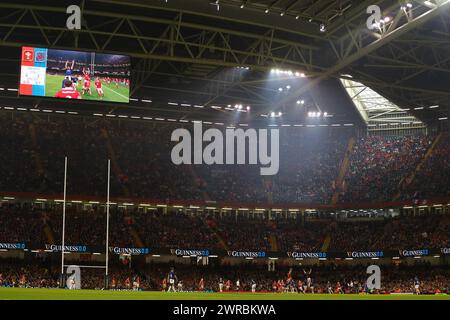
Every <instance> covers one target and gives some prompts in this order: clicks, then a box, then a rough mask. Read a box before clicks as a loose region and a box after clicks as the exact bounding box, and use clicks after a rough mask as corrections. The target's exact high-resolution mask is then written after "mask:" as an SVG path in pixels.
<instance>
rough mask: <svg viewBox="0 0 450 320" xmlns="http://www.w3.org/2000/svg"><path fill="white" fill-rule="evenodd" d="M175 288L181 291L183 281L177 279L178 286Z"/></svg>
mask: <svg viewBox="0 0 450 320" xmlns="http://www.w3.org/2000/svg"><path fill="white" fill-rule="evenodd" d="M177 288H178V292H183V281H181V280H180V281H178V286H177Z"/></svg>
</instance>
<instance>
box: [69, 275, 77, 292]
mask: <svg viewBox="0 0 450 320" xmlns="http://www.w3.org/2000/svg"><path fill="white" fill-rule="evenodd" d="M68 280H69V281H68V287H69V290H75V289H76V286H75V274H73V275H71V276H70V277H69V279H68Z"/></svg>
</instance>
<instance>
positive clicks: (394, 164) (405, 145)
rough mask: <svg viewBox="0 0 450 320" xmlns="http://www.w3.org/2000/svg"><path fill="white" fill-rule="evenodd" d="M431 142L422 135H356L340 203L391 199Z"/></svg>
mask: <svg viewBox="0 0 450 320" xmlns="http://www.w3.org/2000/svg"><path fill="white" fill-rule="evenodd" d="M432 142H433V138H432V137H430V136H425V135H414V136H401V135H399V136H377V135H370V136H366V137H361V138H359V140H358V141H357V143H356V145H355V146H354V149H353V152H352V154H351V156H350V167H349V170H348V172H347V175H346V177H345V182H344V193H343V195H342V196H341V197H340V200H341V202H383V201H392V200H393V199H394V198H395V197H396V196H397V194H398V192H399V190H400V186H399V184H400V182H401V181H402V179H403V178H406V177H408V176H409V175H410V174H411V173H412V172H413V171H414V170H415V169H416V167H417V165H418V164H419V163H420V161H421V159H423V157H424V155H425V154H426V151H427V150H428V148H429V147H430V145H431V144H432ZM437 169H438V168H437V167H435V168H433V170H437Z"/></svg>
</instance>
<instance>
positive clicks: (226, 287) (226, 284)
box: [225, 280, 231, 291]
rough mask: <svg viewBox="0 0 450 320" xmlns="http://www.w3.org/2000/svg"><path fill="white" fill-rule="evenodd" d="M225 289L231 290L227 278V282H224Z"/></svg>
mask: <svg viewBox="0 0 450 320" xmlns="http://www.w3.org/2000/svg"><path fill="white" fill-rule="evenodd" d="M225 290H226V291H230V290H231V281H230V280H227V282H226V283H225Z"/></svg>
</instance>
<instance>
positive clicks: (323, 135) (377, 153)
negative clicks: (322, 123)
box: [0, 112, 450, 204]
mask: <svg viewBox="0 0 450 320" xmlns="http://www.w3.org/2000/svg"><path fill="white" fill-rule="evenodd" d="M0 125H1V127H2V133H3V134H2V136H1V137H0V139H1V140H0V142H1V143H0V160H1V161H2V166H1V168H0V176H1V177H2V178H1V179H0V191H4V192H34V193H38V194H46V195H49V194H50V195H52V194H58V195H60V194H61V193H62V190H63V177H64V157H66V156H67V157H68V178H67V183H68V187H67V188H68V189H67V191H68V194H71V195H81V196H86V197H88V196H102V197H104V196H105V194H106V184H107V159H111V161H112V173H111V196H114V197H126V198H136V199H154V200H159V201H171V200H172V201H173V200H186V201H195V200H196V201H207V200H211V201H223V202H237V203H307V204H329V203H330V202H331V199H332V197H333V194H334V193H335V192H336V191H339V192H341V193H342V194H341V197H340V201H341V202H346V203H347V202H351V203H354V202H376V201H391V200H394V199H395V198H398V196H400V199H402V198H403V199H404V200H407V199H409V200H411V199H413V198H414V196H415V194H417V193H419V194H422V195H423V196H426V197H435V196H442V197H445V196H448V195H449V192H450V191H449V188H448V184H447V183H446V181H447V180H448V172H450V170H448V169H449V166H450V165H449V152H448V151H449V145H450V136H449V135H448V134H443V137H442V139H441V140H440V143H439V144H438V146H437V147H436V148H435V150H434V152H433V153H432V154H431V155H430V156H429V157H428V158H427V159H426V161H425V163H424V165H422V166H421V168H420V170H419V172H417V174H416V175H415V179H414V180H413V181H412V182H411V183H407V184H405V181H407V178H409V177H410V176H411V174H412V173H413V172H414V171H415V170H416V168H417V167H418V164H419V163H420V162H421V161H422V160H423V159H424V156H425V154H426V152H427V150H428V149H429V147H430V146H431V144H432V142H433V139H434V137H432V136H426V135H419V134H417V135H411V136H402V135H399V136H381V135H368V136H360V137H358V138H357V143H356V145H355V146H354V148H353V151H352V152H351V154H350V155H349V157H350V165H349V168H348V170H347V174H346V176H345V179H344V183H343V185H339V186H336V182H337V177H338V176H339V172H340V168H341V164H342V161H343V159H344V157H345V155H346V152H347V149H348V144H349V140H350V137H352V136H354V131H352V130H350V129H348V128H347V129H343V128H340V129H339V128H292V127H291V128H282V129H281V130H280V150H279V153H280V165H279V172H278V174H277V175H275V176H261V175H260V165H245V166H243V165H211V166H208V165H175V164H173V163H172V160H171V149H172V147H173V146H174V145H175V142H171V141H170V137H171V133H172V131H173V130H174V129H176V128H179V126H178V125H177V124H173V123H162V122H161V123H158V122H151V121H147V122H143V121H130V120H127V121H123V120H121V121H119V120H114V119H113V120H110V119H93V118H88V117H63V116H50V115H49V116H48V117H45V118H39V117H33V115H30V114H10V113H3V112H2V113H0ZM185 127H186V128H188V129H190V130H191V129H192V128H191V127H190V126H188V125H185ZM405 186H407V187H405ZM403 188H406V189H405V190H403ZM401 191H404V192H402V193H400V192H401Z"/></svg>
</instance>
